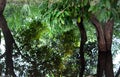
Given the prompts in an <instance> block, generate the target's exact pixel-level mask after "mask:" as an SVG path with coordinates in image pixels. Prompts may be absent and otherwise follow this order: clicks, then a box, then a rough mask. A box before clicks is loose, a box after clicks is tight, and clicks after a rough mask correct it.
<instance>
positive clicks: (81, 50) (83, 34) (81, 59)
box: [77, 17, 87, 77]
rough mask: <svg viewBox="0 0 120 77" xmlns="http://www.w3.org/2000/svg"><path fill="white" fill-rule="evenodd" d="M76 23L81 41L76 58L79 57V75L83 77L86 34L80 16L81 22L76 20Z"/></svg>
mask: <svg viewBox="0 0 120 77" xmlns="http://www.w3.org/2000/svg"><path fill="white" fill-rule="evenodd" d="M77 25H78V28H79V31H80V34H81V41H80V51H79V55H80V56H79V57H78V59H80V65H81V66H80V67H79V68H80V73H79V75H80V77H83V74H84V70H85V58H84V45H85V42H86V41H87V35H86V30H85V28H84V25H83V18H82V17H81V22H80V23H78V22H77Z"/></svg>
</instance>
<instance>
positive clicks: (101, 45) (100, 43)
mask: <svg viewBox="0 0 120 77" xmlns="http://www.w3.org/2000/svg"><path fill="white" fill-rule="evenodd" d="M90 21H91V22H92V24H93V25H94V26H95V28H96V31H97V34H98V36H97V39H98V48H99V50H100V51H106V46H105V39H104V38H105V37H104V33H103V29H102V25H101V23H100V22H99V21H98V19H97V18H96V17H95V16H94V15H91V17H90Z"/></svg>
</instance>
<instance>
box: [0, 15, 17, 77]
mask: <svg viewBox="0 0 120 77" xmlns="http://www.w3.org/2000/svg"><path fill="white" fill-rule="evenodd" d="M0 25H2V32H3V35H4V38H5V48H6V52H5V53H6V55H5V63H6V75H8V74H9V75H11V76H13V77H16V75H15V73H14V66H13V60H12V53H13V41H14V40H13V39H12V34H11V32H10V30H9V28H8V26H7V22H6V20H5V18H4V16H3V15H0Z"/></svg>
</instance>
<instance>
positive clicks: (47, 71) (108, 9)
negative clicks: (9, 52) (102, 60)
mask: <svg viewBox="0 0 120 77" xmlns="http://www.w3.org/2000/svg"><path fill="white" fill-rule="evenodd" d="M32 2H33V1H32ZM119 9H120V6H119V2H118V4H117V7H113V6H112V4H111V2H110V1H109V0H108V1H104V0H102V1H100V0H90V3H89V0H82V1H81V0H42V1H40V3H36V4H31V3H29V4H27V3H24V4H22V3H21V4H19V5H18V4H14V3H13V4H10V3H9V4H7V7H6V10H5V12H4V14H5V17H6V18H7V21H8V25H9V27H10V28H11V30H12V33H13V34H14V37H15V39H16V42H17V43H18V46H19V48H20V49H21V53H22V54H23V55H24V56H25V57H28V59H25V58H24V57H23V56H21V59H22V61H21V59H18V58H15V61H16V62H15V67H16V69H15V70H17V71H19V72H20V73H19V76H23V75H24V77H26V76H30V74H33V73H35V72H36V77H39V76H41V77H42V76H46V77H62V76H65V77H77V75H78V72H79V71H78V64H77V63H76V62H77V59H76V57H77V54H78V52H79V46H80V45H79V44H80V42H79V41H80V33H79V30H78V28H77V26H76V22H77V21H78V22H80V21H81V19H80V17H81V16H83V18H84V25H85V28H86V30H87V36H88V41H87V43H86V46H85V59H86V63H87V64H86V65H87V67H86V71H85V74H86V75H87V74H93V73H95V72H96V61H97V48H96V36H95V35H96V33H95V29H94V27H93V26H92V24H90V22H89V14H90V12H91V13H94V14H95V15H96V16H97V17H98V18H99V20H100V21H101V22H106V21H107V20H108V19H109V18H111V17H112V16H113V17H114V18H115V19H116V20H117V21H115V27H114V28H115V31H116V32H115V33H114V34H115V35H116V36H120V35H119V33H118V32H119V29H120V27H119V25H120V23H119V20H118V19H119V18H120V16H119V15H120V10H119ZM116 51H117V50H116ZM16 52H17V51H14V54H15V53H16ZM19 62H22V63H21V64H23V63H24V64H23V65H21V64H20V63H19ZM23 70H24V71H23Z"/></svg>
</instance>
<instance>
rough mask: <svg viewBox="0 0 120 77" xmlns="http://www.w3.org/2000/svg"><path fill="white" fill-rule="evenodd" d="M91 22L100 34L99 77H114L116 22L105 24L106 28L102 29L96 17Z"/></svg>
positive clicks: (110, 21)
mask: <svg viewBox="0 0 120 77" xmlns="http://www.w3.org/2000/svg"><path fill="white" fill-rule="evenodd" d="M90 20H91V22H92V23H93V25H94V26H95V28H96V31H97V33H98V36H97V39H98V66H97V77H102V76H103V74H105V77H114V74H113V63H112V54H111V45H112V35H113V34H112V33H113V25H114V21H113V20H108V21H107V23H105V24H104V27H102V24H101V23H100V22H99V21H98V20H97V18H96V17H95V16H94V15H92V16H91V18H90Z"/></svg>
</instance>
